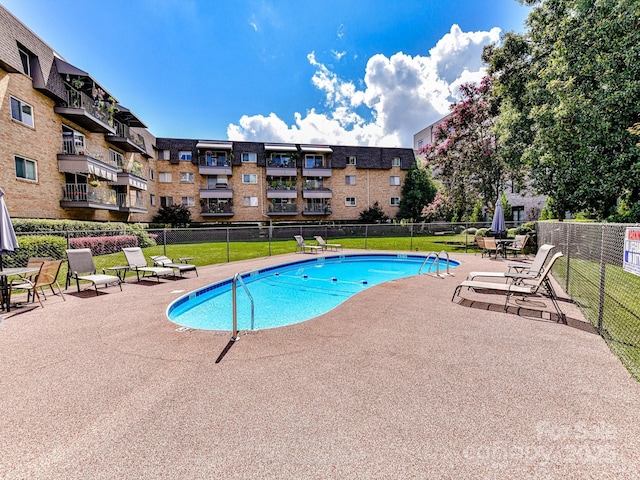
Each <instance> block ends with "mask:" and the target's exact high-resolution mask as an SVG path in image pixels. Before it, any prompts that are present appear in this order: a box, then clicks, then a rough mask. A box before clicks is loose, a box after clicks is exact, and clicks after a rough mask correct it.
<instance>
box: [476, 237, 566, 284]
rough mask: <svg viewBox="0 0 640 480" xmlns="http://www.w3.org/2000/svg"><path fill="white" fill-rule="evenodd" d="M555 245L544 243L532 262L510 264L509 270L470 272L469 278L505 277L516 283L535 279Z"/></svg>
mask: <svg viewBox="0 0 640 480" xmlns="http://www.w3.org/2000/svg"><path fill="white" fill-rule="evenodd" d="M553 247H554V246H553V245H548V244H545V245H542V246H541V247H540V249H539V250H538V253H536V256H535V258H534V259H533V262H531V264H519V263H518V264H510V265H509V271H508V272H469V275H467V280H473V279H475V278H476V277H487V278H504V279H506V280H507V281H509V280H511V281H512V282H514V283H522V280H526V279H529V280H534V279H536V278H538V276H540V274H541V273H542V270H543V269H544V264H545V263H546V261H547V258H548V257H549V253H550V252H551V250H552V249H553Z"/></svg>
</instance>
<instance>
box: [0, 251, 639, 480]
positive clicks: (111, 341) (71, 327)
mask: <svg viewBox="0 0 640 480" xmlns="http://www.w3.org/2000/svg"><path fill="white" fill-rule="evenodd" d="M299 258H300V255H297V256H296V255H294V254H289V255H282V256H277V257H270V258H264V259H259V260H250V261H244V262H237V263H235V264H220V265H215V266H210V267H202V268H199V269H198V272H199V274H200V276H199V277H195V276H194V277H189V278H187V277H185V278H178V279H177V280H162V281H161V283H159V284H158V283H157V282H156V281H155V280H153V281H148V282H146V281H143V282H140V283H135V280H134V279H133V278H132V277H128V278H127V280H128V283H126V284H124V285H123V291H122V292H120V291H119V290H118V289H117V288H110V289H108V290H106V293H105V291H103V290H102V289H101V293H100V295H99V296H97V297H96V296H95V291H93V290H87V291H83V292H81V293H79V294H78V293H77V292H76V290H75V286H73V287H72V288H69V289H68V290H66V292H65V298H66V302H63V301H62V299H60V298H58V297H54V296H52V295H49V294H48V295H47V300H46V301H44V308H40V307H34V308H31V307H29V308H19V309H15V310H13V309H12V311H11V312H10V313H9V314H7V313H6V312H2V314H3V317H4V320H3V322H2V323H1V324H0V477H1V478H3V479H18V478H38V479H46V478H52V479H53V478H56V479H57V478H66V479H76V478H77V479H80V478H82V479H85V478H92V479H99V478H119V479H124V478H136V479H137V478H172V479H173V478H181V479H186V478H213V477H217V478H252V479H253V478H277V479H282V478H318V479H320V478H322V479H326V478H341V479H342V478H358V479H363V478H427V477H428V478H543V477H544V478H581V479H584V478H638V473H637V472H638V471H640V459H639V457H638V454H637V452H638V451H639V450H640V424H639V423H638V422H637V412H638V411H640V385H639V384H638V383H637V382H635V381H634V380H633V379H632V378H631V376H630V375H629V373H628V372H627V371H626V370H625V368H624V367H623V366H622V364H621V363H620V362H619V360H618V359H617V358H616V357H615V356H614V355H613V354H612V353H611V352H610V351H609V348H608V347H607V345H606V344H605V342H604V341H603V340H602V339H601V338H600V337H599V336H598V335H597V334H595V333H593V331H592V329H591V327H590V325H589V324H587V323H586V322H584V319H583V318H582V316H581V315H580V313H579V312H578V311H577V310H576V309H575V308H574V306H573V305H571V304H570V303H568V302H563V303H562V304H561V306H562V309H563V311H564V312H565V313H566V314H567V316H568V317H569V321H568V325H562V324H558V323H555V322H553V321H549V320H545V319H541V318H532V317H528V316H523V315H522V314H521V315H514V314H511V313H509V314H505V313H503V312H502V311H501V306H502V304H503V302H504V298H503V297H501V298H498V299H497V300H496V301H495V302H493V304H496V305H499V307H498V308H494V307H493V306H492V302H485V304H486V307H479V308H473V306H475V307H477V306H478V305H481V304H483V302H476V303H475V305H470V304H467V305H463V304H456V303H452V302H451V300H450V299H451V294H452V292H453V289H454V288H455V286H456V285H457V284H458V283H459V282H461V281H462V280H463V279H464V278H465V277H466V275H467V273H468V272H469V271H472V270H487V269H495V270H506V262H507V261H506V260H503V259H500V258H499V259H497V260H493V259H492V260H488V259H486V258H481V256H480V255H473V254H454V255H453V258H454V259H456V260H460V261H461V262H462V264H461V266H460V267H459V268H457V269H456V270H455V271H454V273H455V277H446V278H444V279H437V278H433V277H430V276H426V275H423V276H421V277H419V278H415V277H414V278H407V279H403V280H399V281H395V282H391V283H388V284H384V285H380V286H377V287H373V288H370V289H368V290H366V291H364V292H363V293H361V294H359V295H358V296H356V297H354V298H352V299H351V300H349V301H347V302H346V303H344V304H342V305H341V306H339V307H338V308H336V309H335V310H333V311H331V312H329V313H327V314H326V315H323V316H321V317H318V318H316V319H313V320H311V321H308V322H304V323H301V324H297V325H293V326H290V327H284V328H280V329H273V330H263V331H256V332H245V334H243V335H241V339H240V340H239V341H238V342H236V343H235V344H234V345H233V346H232V347H231V348H230V349H229V350H228V351H227V352H226V354H225V355H224V356H223V357H222V358H221V359H220V357H221V353H222V352H223V351H224V349H225V347H226V346H227V344H228V340H229V337H230V333H229V332H212V331H194V330H189V329H186V330H183V329H179V328H178V326H177V325H175V324H172V323H171V322H169V321H168V320H167V319H166V316H165V309H166V307H167V305H168V304H169V303H170V301H172V300H173V299H174V298H177V297H178V296H179V295H181V294H182V293H185V292H188V291H190V290H192V289H195V288H196V287H199V286H202V285H206V284H208V283H211V282H213V281H216V280H220V279H223V278H228V277H231V276H233V274H234V273H236V272H245V271H248V270H252V269H254V268H257V267H261V266H265V265H272V264H275V263H281V262H283V261H287V260H293V259H299ZM511 261H512V259H509V260H508V262H511ZM85 288H87V287H85ZM558 293H559V295H560V296H561V297H563V296H564V295H563V294H562V292H561V290H558ZM473 295H474V294H473V293H471V294H467V293H464V294H463V296H465V297H469V298H471V296H473ZM36 305H37V303H36ZM257 308H259V306H257ZM229 324H230V325H231V319H229ZM218 359H220V361H219V362H218V363H216V361H217V360H218Z"/></svg>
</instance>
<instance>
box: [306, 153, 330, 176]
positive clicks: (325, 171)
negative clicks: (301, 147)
mask: <svg viewBox="0 0 640 480" xmlns="http://www.w3.org/2000/svg"><path fill="white" fill-rule="evenodd" d="M331 172H332V170H331V164H330V162H329V161H328V160H326V159H323V160H319V159H308V158H306V159H305V161H304V165H303V167H302V176H303V177H330V176H331Z"/></svg>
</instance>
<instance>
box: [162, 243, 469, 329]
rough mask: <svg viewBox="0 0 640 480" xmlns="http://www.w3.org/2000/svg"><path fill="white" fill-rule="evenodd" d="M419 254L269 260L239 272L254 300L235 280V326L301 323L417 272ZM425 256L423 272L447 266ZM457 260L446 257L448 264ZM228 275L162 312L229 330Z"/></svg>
mask: <svg viewBox="0 0 640 480" xmlns="http://www.w3.org/2000/svg"><path fill="white" fill-rule="evenodd" d="M425 258H426V257H425V256H424V255H413V254H351V255H348V254H343V255H336V256H326V257H325V256H317V257H312V258H308V259H306V260H301V261H296V262H290V263H284V264H280V265H274V266H271V267H266V268H262V269H260V270H255V271H252V272H248V273H245V274H242V275H241V278H242V281H243V282H244V284H245V285H246V287H247V290H248V291H249V293H250V294H251V297H252V298H253V300H254V308H255V311H254V323H253V325H252V324H251V301H250V299H249V296H248V295H247V294H246V292H245V290H244V288H243V287H242V286H241V285H240V282H238V284H237V288H236V291H237V319H238V329H240V330H250V329H251V330H253V329H266V328H275V327H282V326H285V325H292V324H294V323H299V322H304V321H306V320H309V319H311V318H315V317H317V316H319V315H322V314H323V313H326V312H328V311H329V310H332V309H333V308H335V307H337V306H338V305H340V304H341V303H342V302H344V301H345V300H347V299H348V298H350V297H352V296H353V295H355V294H357V293H359V292H361V291H363V290H365V289H367V288H369V287H372V286H374V285H379V284H381V283H384V282H388V281H391V280H395V279H398V278H404V277H410V276H413V275H418V273H419V271H420V268H421V266H422V265H423V263H425ZM434 260H435V258H430V259H429V260H427V261H426V263H425V265H424V268H422V273H429V272H435V271H436V269H437V264H438V263H439V264H440V267H439V268H440V271H441V272H444V271H446V261H445V260H443V259H440V260H439V262H435V261H434ZM458 265H459V262H457V261H455V260H450V262H449V266H450V268H454V267H456V266H458ZM232 283H233V279H232V278H228V279H226V280H223V281H220V282H217V283H214V284H211V285H208V286H206V287H203V288H200V289H198V290H195V291H193V292H190V293H188V294H186V295H183V296H182V297H180V298H178V299H176V300H175V301H174V302H172V303H171V304H170V305H169V307H168V308H167V317H168V318H169V320H171V321H172V322H174V323H176V324H178V325H182V326H185V327H191V328H196V329H202V330H231V324H232V318H233V302H232V293H231V287H232Z"/></svg>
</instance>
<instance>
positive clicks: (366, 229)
mask: <svg viewBox="0 0 640 480" xmlns="http://www.w3.org/2000/svg"><path fill="white" fill-rule="evenodd" d="M367 238H369V225H365V226H364V249H365V250H366V249H367Z"/></svg>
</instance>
